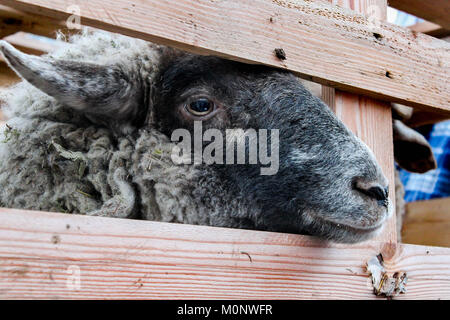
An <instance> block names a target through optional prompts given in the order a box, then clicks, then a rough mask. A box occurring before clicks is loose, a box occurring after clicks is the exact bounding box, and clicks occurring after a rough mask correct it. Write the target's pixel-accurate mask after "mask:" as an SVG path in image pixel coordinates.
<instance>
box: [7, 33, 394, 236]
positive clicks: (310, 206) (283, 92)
mask: <svg viewBox="0 0 450 320" xmlns="http://www.w3.org/2000/svg"><path fill="white" fill-rule="evenodd" d="M129 41H132V40H129ZM140 45H141V44H140ZM0 49H1V51H2V52H3V53H4V56H5V57H6V59H7V60H8V62H9V63H10V65H11V67H12V68H14V69H15V70H16V71H17V72H18V73H19V74H20V75H21V76H22V77H24V78H25V79H26V80H28V81H29V82H30V83H31V84H32V85H34V86H35V87H37V88H39V89H40V90H42V91H43V92H45V93H47V94H48V95H50V96H52V97H54V98H55V99H56V100H57V101H58V102H59V103H61V104H62V105H63V106H64V108H71V109H74V110H75V111H76V112H78V113H81V114H83V115H84V116H85V117H86V121H88V122H90V123H92V124H93V125H96V126H106V127H108V128H109V130H111V132H114V135H115V136H116V139H119V140H120V138H121V137H126V138H127V139H128V140H131V141H134V143H138V142H136V141H139V137H141V138H142V132H144V131H145V130H149V129H152V130H154V129H157V130H158V131H159V132H161V133H162V134H163V135H165V136H166V137H167V138H170V137H171V136H172V133H173V132H174V131H175V130H177V129H185V130H187V131H188V132H190V133H192V135H195V132H194V131H195V123H196V122H197V121H198V122H201V124H202V129H201V130H202V133H205V132H206V130H208V129H212V128H213V129H217V130H218V131H219V132H221V133H222V137H223V139H224V140H223V145H224V146H227V144H229V141H228V140H227V139H228V137H227V129H236V128H237V129H242V130H244V131H245V130H249V129H254V130H255V131H257V132H258V130H263V129H269V130H278V135H279V136H278V141H279V143H278V145H277V148H278V150H277V151H278V152H277V154H276V155H275V154H272V156H277V157H278V160H279V163H278V164H277V168H276V169H277V170H276V172H274V174H269V175H264V174H261V168H262V167H263V166H262V165H261V164H258V163H257V164H249V163H245V164H234V165H230V164H226V161H224V162H225V163H224V164H220V163H213V164H205V163H203V162H202V163H197V164H195V165H194V164H192V165H191V166H192V168H193V169H192V172H191V174H189V175H185V179H188V180H189V181H188V183H184V184H183V187H182V192H183V194H184V196H185V197H188V198H189V199H188V200H187V201H186V203H188V204H186V205H185V206H184V207H183V208H182V209H180V210H183V211H186V212H188V213H189V212H191V213H192V214H194V212H196V214H199V213H200V214H201V215H203V217H202V218H200V219H199V220H198V221H193V222H194V223H201V224H209V225H215V226H226V227H238V228H251V229H259V230H270V231H281V232H293V233H302V234H309V235H315V236H319V237H321V238H325V239H329V240H333V241H338V242H348V243H351V242H358V241H362V240H365V239H368V238H370V237H371V236H373V235H374V234H375V233H376V232H378V231H379V230H380V229H381V227H382V226H383V224H384V222H385V221H386V219H387V217H388V215H389V211H390V210H388V190H387V189H388V182H387V180H386V178H385V177H384V175H383V173H382V171H381V169H380V167H379V166H378V164H377V161H376V160H375V158H374V156H373V154H372V153H371V151H370V150H369V149H368V148H367V147H366V146H365V145H364V144H363V143H362V142H361V141H360V140H359V139H358V138H357V137H355V136H354V135H353V134H352V133H351V132H350V131H349V130H348V129H347V128H346V127H345V126H344V124H343V123H341V122H340V121H339V120H338V119H337V118H336V117H335V115H334V114H333V113H332V112H331V111H330V110H329V109H328V107H327V106H326V105H325V104H324V103H323V102H321V101H320V100H319V99H318V98H315V97H313V96H312V95H311V94H310V92H308V91H307V90H306V89H305V88H304V87H303V85H302V84H301V83H300V82H299V80H298V79H297V78H296V77H295V76H293V75H292V74H291V73H288V72H283V71H279V70H274V69H271V68H267V67H263V66H254V65H245V64H241V63H237V62H231V61H227V60H223V59H220V58H215V57H204V56H196V55H191V54H186V53H181V52H178V51H175V50H170V49H167V48H164V47H154V46H151V45H150V46H148V50H149V51H151V54H150V53H142V57H139V56H136V55H133V58H130V59H122V60H120V61H121V62H118V63H114V64H110V65H107V66H103V65H96V64H92V63H84V62H80V61H77V62H73V61H69V60H55V59H49V58H37V57H32V56H27V55H24V54H22V53H20V52H18V51H17V50H15V49H13V48H12V47H11V46H9V45H7V44H6V43H2V44H1V45H0ZM149 57H150V58H151V59H154V60H155V61H154V64H156V65H157V68H155V67H152V68H151V69H150V68H149V67H148V65H147V64H146V62H148V60H149ZM125 61H126V62H125ZM271 137H272V136H271ZM141 140H142V139H141ZM253 142H254V143H256V144H257V146H258V147H260V141H259V140H258V141H256V142H255V141H253ZM270 142H275V141H274V140H273V139H272V141H269V145H270ZM203 143H204V146H206V145H207V144H208V142H203ZM249 148H250V145H249V144H248V145H247V146H246V149H247V150H248V149H249ZM273 150H276V149H273ZM224 157H225V152H224ZM134 159H137V158H136V157H135V158H134ZM184 167H186V165H184ZM132 174H135V175H137V174H139V173H138V172H137V171H136V170H135V171H133V172H132ZM124 175H125V174H124ZM135 178H136V179H135V180H134V181H135V184H137V185H138V187H139V184H140V182H139V181H140V180H139V179H137V177H135ZM180 188H181V187H180ZM142 190H143V189H140V198H146V197H151V196H152V195H150V194H145V193H144V194H142V192H143V191H142ZM156 202H157V201H156ZM134 207H136V208H139V207H140V206H139V204H138V205H137V206H134ZM163 220H164V219H163Z"/></svg>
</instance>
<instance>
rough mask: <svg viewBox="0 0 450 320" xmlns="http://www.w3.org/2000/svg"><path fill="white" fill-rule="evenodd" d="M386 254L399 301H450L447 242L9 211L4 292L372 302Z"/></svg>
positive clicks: (4, 212)
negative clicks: (376, 263) (403, 289)
mask: <svg viewBox="0 0 450 320" xmlns="http://www.w3.org/2000/svg"><path fill="white" fill-rule="evenodd" d="M380 252H381V253H382V254H383V257H384V260H385V265H386V268H387V269H388V271H392V272H394V271H398V270H401V271H406V272H407V274H408V277H409V281H408V285H407V290H408V291H407V293H406V294H405V295H402V296H401V297H400V298H406V299H414V298H422V299H428V298H430V299H438V298H441V299H449V298H450V269H449V268H448V266H449V265H450V249H445V248H432V247H420V246H413V245H396V244H385V243H377V242H366V243H361V244H357V245H351V246H350V245H336V244H329V243H326V242H322V241H319V240H317V239H315V238H313V237H306V236H299V235H292V234H280V233H271V232H260V231H248V230H238V229H225V228H214V227H203V226H192V225H180V224H171V223H158V222H150V221H137V220H122V219H112V218H101V217H86V216H79V215H67V214H58V213H44V212H35V211H34V212H33V211H22V210H12V209H0V298H2V299H20V298H33V299H37V298H69V299H72V298H74V299H78V298H80V299H93V298H124V299H125V298H158V299H161V298H165V299H169V298H170V299H176V298H184V299H195V298H211V299H212V298H222V299H300V298H313V299H320V298H333V299H371V298H376V297H375V296H374V295H373V293H372V291H373V288H372V284H371V282H370V280H369V277H368V275H367V273H366V271H365V264H366V261H367V260H368V259H369V258H371V257H373V256H374V255H376V254H378V253H380ZM78 275H79V277H78ZM78 280H79V281H78Z"/></svg>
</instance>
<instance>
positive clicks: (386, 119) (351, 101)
mask: <svg viewBox="0 0 450 320" xmlns="http://www.w3.org/2000/svg"><path fill="white" fill-rule="evenodd" d="M330 2H331V3H333V4H336V5H339V6H342V7H346V8H349V9H352V10H355V11H358V12H361V13H365V12H367V11H368V10H369V8H370V9H372V10H373V8H377V9H378V10H374V12H375V13H377V14H378V15H379V16H378V17H377V18H378V19H380V20H382V19H385V18H386V7H387V2H386V0H356V1H354V0H330ZM362 54H363V53H362ZM322 99H323V100H324V101H325V103H327V104H328V106H329V107H330V108H331V109H332V110H333V111H334V112H335V113H336V116H337V117H338V118H339V119H341V120H342V121H343V122H344V123H345V124H346V125H347V127H348V128H349V129H350V130H351V131H352V132H353V133H354V134H355V135H356V136H357V137H358V138H360V139H361V140H362V141H364V142H365V143H366V144H367V146H368V147H369V148H370V149H371V150H372V151H373V153H374V155H375V158H376V159H377V160H378V163H379V164H380V166H381V169H382V170H383V172H384V174H385V175H386V177H387V178H388V180H389V187H390V188H389V189H390V194H389V197H390V199H391V202H392V203H391V206H392V208H393V210H395V209H394V208H395V188H394V186H395V178H394V148H393V135H392V114H391V108H390V105H389V104H388V103H385V102H381V101H377V100H374V99H371V98H367V97H363V96H359V95H355V94H352V93H348V92H343V91H340V90H335V89H334V88H329V87H323V88H322ZM395 223H396V221H395V213H394V214H393V216H392V217H391V219H390V220H389V221H388V222H387V227H386V229H385V232H384V233H383V234H381V235H380V236H379V237H378V238H377V240H379V241H383V240H384V241H386V242H397V235H396V225H395Z"/></svg>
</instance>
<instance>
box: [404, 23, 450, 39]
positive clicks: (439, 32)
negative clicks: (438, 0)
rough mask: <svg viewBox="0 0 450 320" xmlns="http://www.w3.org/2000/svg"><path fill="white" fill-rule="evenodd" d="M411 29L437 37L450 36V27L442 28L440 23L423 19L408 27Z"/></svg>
mask: <svg viewBox="0 0 450 320" xmlns="http://www.w3.org/2000/svg"><path fill="white" fill-rule="evenodd" d="M408 28H409V29H410V30H413V31H416V32H422V33H425V34H428V35H430V36H433V37H436V38H444V37H447V36H450V29H445V28H442V27H441V26H440V25H438V24H435V23H432V22H429V21H423V22H419V23H416V24H413V25H412V26H409V27H408Z"/></svg>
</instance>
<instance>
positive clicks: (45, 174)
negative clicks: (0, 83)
mask: <svg viewBox="0 0 450 320" xmlns="http://www.w3.org/2000/svg"><path fill="white" fill-rule="evenodd" d="M161 50H162V48H161V47H158V46H156V45H153V44H149V43H147V42H145V41H142V40H138V39H133V38H128V37H124V36H119V35H114V34H110V33H106V32H90V31H84V32H83V34H81V35H77V36H74V37H72V38H71V39H70V44H69V45H68V46H67V47H65V48H63V49H59V50H58V51H56V52H54V53H52V54H50V55H49V56H50V57H52V58H55V59H66V60H75V61H80V62H95V63H99V64H104V65H106V64H114V63H118V62H123V63H122V65H127V63H126V62H127V61H129V60H134V61H135V62H136V60H139V61H138V62H139V63H134V64H132V65H140V66H141V67H142V68H141V70H138V72H140V73H141V74H143V75H144V76H147V77H149V78H150V79H151V78H152V77H155V75H156V74H157V72H158V65H159V63H160V57H161ZM143 52H145V54H143ZM99 57H100V58H101V59H102V60H101V61H99ZM130 65H131V64H130ZM144 73H145V74H144ZM0 100H1V101H2V102H3V103H2V105H3V108H4V113H5V114H6V116H7V118H8V119H9V120H8V122H7V124H6V125H5V126H3V127H2V128H1V129H0V163H1V164H2V165H1V166H0V185H1V186H2V188H1V189H0V205H1V206H5V207H10V208H23V209H35V210H47V211H55V212H67V213H79V214H88V215H97V216H110V217H121V218H144V219H148V220H157V221H168V222H169V221H170V222H181V223H193V224H207V221H205V219H207V218H201V216H200V215H199V213H198V210H196V205H195V203H194V201H193V200H192V198H191V197H189V191H188V190H190V189H191V186H190V185H189V184H190V183H191V182H190V181H192V179H191V178H192V177H193V176H194V175H195V173H196V169H195V167H193V166H175V165H173V162H172V160H171V158H170V153H171V150H172V146H173V145H172V143H171V142H170V141H169V140H168V138H167V137H166V136H164V135H163V134H161V133H160V132H158V131H156V130H154V129H152V128H145V129H141V130H139V132H138V133H137V134H130V135H126V136H124V135H120V136H118V137H117V136H115V135H114V133H113V131H112V130H109V129H107V128H103V127H100V126H96V125H93V124H92V123H91V122H89V121H87V119H86V118H85V117H84V116H83V115H81V114H79V113H77V112H76V111H73V110H71V109H69V108H65V107H64V106H62V105H61V104H60V103H58V102H56V100H54V99H53V98H51V97H50V96H48V95H46V94H44V93H42V92H41V91H40V90H38V89H36V88H35V87H33V86H32V85H31V84H29V83H28V82H26V81H23V82H21V83H19V84H17V85H16V86H13V87H11V88H8V89H3V90H2V91H1V92H0ZM141 194H143V195H145V197H141V196H140V195H141Z"/></svg>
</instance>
